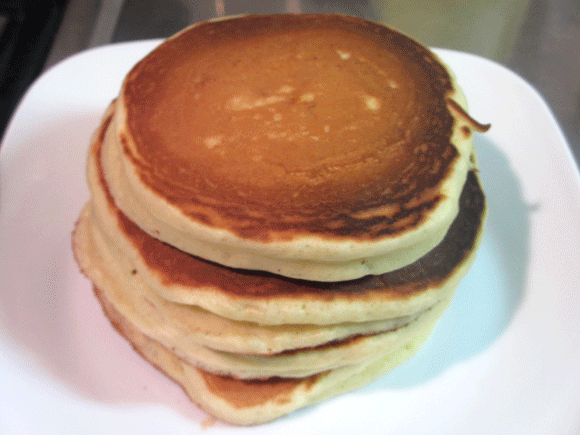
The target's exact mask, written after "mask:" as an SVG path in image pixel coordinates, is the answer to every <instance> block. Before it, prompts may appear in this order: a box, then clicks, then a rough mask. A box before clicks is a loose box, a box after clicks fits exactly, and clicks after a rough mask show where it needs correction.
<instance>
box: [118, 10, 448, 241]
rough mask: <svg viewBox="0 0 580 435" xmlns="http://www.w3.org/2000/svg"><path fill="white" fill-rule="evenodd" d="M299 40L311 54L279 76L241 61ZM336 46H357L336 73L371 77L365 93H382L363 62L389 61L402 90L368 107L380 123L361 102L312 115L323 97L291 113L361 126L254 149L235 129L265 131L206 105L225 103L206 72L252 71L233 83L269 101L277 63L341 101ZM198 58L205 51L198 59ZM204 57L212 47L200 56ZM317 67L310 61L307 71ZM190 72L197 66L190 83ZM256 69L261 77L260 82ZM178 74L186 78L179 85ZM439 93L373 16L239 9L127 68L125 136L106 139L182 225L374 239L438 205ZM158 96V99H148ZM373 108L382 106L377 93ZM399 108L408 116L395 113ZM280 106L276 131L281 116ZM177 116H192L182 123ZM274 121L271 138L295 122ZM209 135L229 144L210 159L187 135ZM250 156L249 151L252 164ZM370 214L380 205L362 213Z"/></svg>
mask: <svg viewBox="0 0 580 435" xmlns="http://www.w3.org/2000/svg"><path fill="white" fill-rule="evenodd" d="M282 37H283V38H286V37H288V38H289V40H291V41H294V42H295V44H288V45H287V46H284V47H281V46H280V45H278V46H275V47H272V44H270V45H268V44H269V42H270V39H272V38H273V39H272V40H276V41H277V40H278V39H276V38H282ZM293 38H297V40H296V41H295V40H294V39H293ZM325 38H326V39H325ZM240 41H242V42H240ZM256 41H258V42H256ZM264 41H265V42H264ZM312 41H320V43H318V42H317V43H312V44H314V45H315V46H313V48H312V47H311V48H312V50H314V54H312V59H311V62H310V61H309V63H308V66H304V65H303V61H300V63H298V62H294V63H293V64H292V65H294V67H295V68H296V69H295V70H294V69H292V68H290V67H288V66H287V65H288V61H286V62H285V63H283V64H281V65H282V66H280V67H279V68H282V69H281V70H280V71H278V70H276V71H274V70H272V71H271V70H270V69H272V68H274V67H273V66H272V65H271V64H270V63H266V64H265V65H264V70H263V71H262V70H260V68H259V67H257V66H254V63H255V62H262V61H264V62H267V61H269V59H270V58H271V57H274V56H275V55H281V56H282V55H285V54H286V53H294V52H295V51H296V50H299V49H300V48H301V47H303V46H304V45H306V46H307V47H310V46H309V45H308V44H310V43H311V42H312ZM353 41H358V42H357V44H358V45H356V44H355V45H352V44H354V42H353ZM361 41H362V42H361ZM262 42H263V43H264V47H267V48H264V49H263V50H264V52H261V51H260V50H262V48H261V45H259V44H260V43H262ZM241 43H246V46H245V47H246V48H252V49H254V48H256V47H258V48H256V50H255V51H256V52H255V53H254V52H252V53H253V54H247V55H246V54H245V51H244V50H243V49H242V48H240V47H241V46H240V44H241ZM347 43H349V44H351V46H352V47H353V50H352V51H353V53H354V52H355V50H358V51H356V53H358V52H360V53H362V55H361V58H364V62H363V61H360V62H359V63H360V64H361V65H362V66H360V68H359V69H360V71H359V70H356V71H353V72H349V73H348V75H347V77H348V78H349V79H352V80H351V81H352V82H354V81H356V80H357V79H358V78H359V76H360V75H361V74H362V76H363V77H364V80H363V82H364V85H365V86H366V85H368V86H371V84H372V86H374V88H373V92H374V93H375V94H376V95H378V96H380V97H381V98H383V95H386V94H387V92H388V89H387V88H388V87H389V84H388V83H389V81H388V80H382V81H381V80H378V78H377V77H378V73H376V71H374V70H372V68H371V67H370V66H369V65H371V64H372V65H375V64H376V65H375V66H376V68H378V69H381V68H383V69H385V70H388V69H389V68H391V69H394V67H393V65H395V64H396V65H400V66H401V67H400V68H399V70H396V71H395V72H396V73H397V74H398V75H397V77H399V79H400V80H399V81H403V83H399V84H398V86H400V88H401V89H402V88H405V91H404V92H405V96H406V97H408V98H402V99H401V101H400V102H398V103H397V104H396V105H395V106H394V107H395V110H388V111H387V110H385V113H384V114H381V116H383V117H384V118H385V119H383V118H380V120H378V121H377V120H376V119H374V118H373V117H372V116H371V115H369V114H368V113H367V112H369V111H368V110H363V109H355V106H354V104H351V103H348V104H349V106H348V110H345V108H344V107H340V106H341V105H340V102H337V103H336V104H333V105H332V107H333V108H334V109H335V111H334V112H333V113H330V114H329V113H326V112H323V111H322V108H321V107H322V106H323V104H318V105H317V106H312V105H311V106H312V107H311V106H308V105H301V106H300V110H303V111H304V113H305V114H307V115H308V116H309V117H308V118H304V119H310V118H313V119H314V120H313V121H308V122H311V124H312V129H314V128H319V129H322V128H323V126H324V124H325V123H331V122H346V121H345V120H346V119H348V120H350V119H351V118H352V119H361V120H365V121H364V122H365V123H366V124H364V125H363V124H361V125H360V126H359V127H358V129H357V130H356V133H353V134H352V135H349V134H350V133H349V134H346V135H345V136H344V138H343V137H342V136H338V137H336V138H335V137H334V136H333V139H332V140H330V141H329V143H325V144H323V143H322V139H320V140H319V141H318V142H316V141H314V142H313V141H312V140H310V139H308V140H310V142H312V143H310V142H308V143H304V144H303V142H300V141H296V142H291V143H290V142H288V143H286V142H275V143H274V142H272V141H270V142H272V143H271V144H270V142H268V140H266V139H261V140H260V141H258V142H259V143H267V144H268V145H267V146H263V147H262V148H260V149H259V150H258V151H256V153H255V154H253V151H252V150H253V148H254V147H255V146H256V144H255V143H253V142H251V137H249V136H251V135H254V134H258V133H259V134H262V135H266V133H264V132H263V131H261V130H258V129H256V128H254V127H252V128H251V132H245V131H244V128H245V127H243V125H246V124H247V122H249V121H251V119H252V118H251V117H250V118H249V119H248V120H247V122H246V121H244V122H245V123H246V124H243V125H242V127H243V128H242V127H236V124H235V120H234V118H232V119H230V118H227V119H226V118H223V119H222V117H223V116H225V115H223V114H224V113H225V111H224V109H223V107H222V106H220V104H225V103H224V101H225V99H226V98H227V96H222V97H220V98H222V100H223V101H222V100H220V99H219V98H218V97H215V96H214V94H215V93H216V92H213V91H214V89H213V88H211V86H213V83H214V82H215V81H216V80H218V79H221V78H222V77H221V76H216V75H217V74H223V75H225V79H224V80H226V79H227V80H226V82H224V83H225V84H224V86H226V85H227V83H229V82H228V80H233V78H232V77H233V76H236V75H237V76H243V75H244V74H247V75H252V79H251V80H250V79H247V80H245V81H244V83H243V84H244V86H245V87H246V88H247V89H249V90H250V91H251V92H253V93H254V94H255V95H258V96H262V97H263V98H266V99H267V98H270V97H272V96H276V95H274V94H275V89H274V83H277V82H276V80H278V78H277V77H278V75H280V74H283V73H282V72H281V71H288V70H290V71H291V73H289V74H287V75H288V80H290V79H291V78H292V77H294V76H298V77H299V78H300V79H296V80H295V82H296V83H299V82H300V83H302V82H308V81H309V80H313V79H312V78H310V74H313V73H312V72H313V71H315V70H317V68H321V69H322V70H323V71H324V74H323V77H324V78H325V79H327V80H325V81H322V80H321V81H322V82H323V83H324V86H326V88H324V89H326V90H327V91H328V92H326V94H325V95H331V96H334V95H336V94H337V93H339V92H343V93H344V96H345V97H346V96H348V95H349V89H345V88H346V87H348V83H350V81H349V80H345V82H346V83H347V84H346V85H344V86H343V87H342V88H341V89H340V90H338V89H336V90H335V89H333V88H331V86H332V83H334V80H333V79H332V78H333V77H334V76H336V77H343V75H344V74H345V73H344V70H345V67H344V65H343V63H344V62H343V61H342V60H341V59H340V58H339V56H338V55H336V53H334V50H335V49H338V48H340V47H341V46H342V45H341V44H343V45H344V44H347ZM297 47H298V48H297ZM316 50H318V51H316ZM325 50H326V51H325ZM222 51H223V53H222ZM327 51H329V52H332V53H331V54H332V55H333V56H334V57H333V60H332V62H331V61H330V60H328V59H326V58H325V56H327V57H328V56H330V54H328V53H327ZM208 52H211V54H212V55H211V56H206V54H207V53H208ZM214 52H217V53H219V54H217V55H215V56H214V54H215V53H214ZM240 53H244V54H240ZM294 54H296V55H298V54H299V53H298V51H296V53H294ZM216 56H217V57H220V56H221V59H222V60H223V61H224V62H225V63H224V65H226V66H225V67H223V68H222V67H220V64H219V63H218V64H216V65H214V64H213V63H212V62H215V58H216ZM244 56H255V57H256V58H255V59H254V61H255V62H254V63H252V64H251V65H248V66H247V68H246V67H245V68H246V69H243V70H240V71H238V70H237V69H235V68H237V67H238V65H239V64H243V63H244V61H245V58H244ZM389 56H391V57H394V58H395V59H396V61H393V60H392V59H391V58H390V57H389ZM354 57H355V56H354V55H353V59H354ZM387 58H388V60H385V59H387ZM212 59H213V60H212ZM188 62H189V63H191V68H189V67H188V68H189V69H188V68H186V70H187V73H184V74H185V75H184V76H183V77H181V76H179V77H180V78H179V79H175V78H174V77H173V76H172V78H173V80H178V81H179V80H182V81H179V83H178V84H177V85H176V87H177V88H178V89H177V90H168V89H169V87H170V86H172V83H171V79H168V78H167V77H166V76H165V75H164V74H166V72H167V71H171V73H172V74H173V73H175V74H181V73H178V72H177V71H179V68H180V67H183V66H184V65H189V63H188ZM220 62H221V60H220ZM248 62H249V61H248ZM304 62H306V61H304ZM321 62H324V64H323V65H320V63H321ZM352 62H354V60H352V61H351V63H352ZM206 64H207V65H206ZM206 66H207V68H206V69H207V72H206V69H204V68H205V67H206ZM210 67H211V68H210ZM240 68H241V67H240ZM268 68H270V69H268ZM373 68H374V67H373ZM197 71H204V72H203V74H202V73H201V72H200V73H199V77H193V75H192V74H194V72H197ZM395 72H393V74H394V73H395ZM403 72H404V73H403ZM212 74H213V75H212ZM284 74H285V73H284ZM327 76H331V77H330V78H329V77H327ZM270 77H273V78H272V79H271V81H268V80H269V78H270ZM316 77H317V78H318V76H316ZM381 77H382V76H381ZM403 77H404V78H403ZM300 80H302V82H301V81H300ZM336 81H338V80H336ZM182 82H183V83H187V86H185V85H183V86H182ZM235 83H237V82H235ZM293 83H294V82H293ZM308 83H309V82H308ZM216 86H217V85H216ZM224 86H220V87H217V88H216V90H221V89H223V88H224ZM240 86H241V85H240ZM293 86H294V87H297V86H298V85H297V84H294V85H293ZM206 88H210V89H212V92H210V91H206ZM234 88H235V89H238V87H234ZM383 88H384V89H383ZM453 91H454V89H453V84H452V81H451V78H450V76H449V74H448V73H447V71H446V69H445V68H444V67H443V66H442V65H441V64H440V63H439V62H438V60H437V59H436V57H435V56H434V55H433V54H432V53H431V52H430V51H429V50H427V49H426V48H425V47H422V46H421V45H420V44H418V43H416V42H415V41H413V40H412V39H410V38H408V37H406V36H404V35H402V34H400V33H399V32H396V31H394V30H392V29H388V28H386V27H384V26H381V25H379V24H376V23H371V22H368V21H365V20H362V19H359V18H352V17H343V16H337V15H274V16H254V15H249V16H244V17H240V18H236V19H231V20H224V21H219V22H208V23H202V24H199V25H196V26H195V27H193V28H191V29H189V30H187V31H185V32H183V33H181V34H180V35H179V36H177V37H176V38H172V39H170V40H169V41H167V42H166V43H164V44H162V45H161V46H160V47H159V48H158V49H157V50H155V51H154V52H153V53H152V54H150V55H149V56H148V57H146V58H145V59H144V60H143V61H142V62H140V63H139V64H138V65H137V66H136V67H135V68H134V69H133V70H132V71H131V73H130V74H129V75H128V76H127V80H126V82H125V86H124V88H123V91H122V92H123V101H124V107H126V109H127V117H128V118H127V119H128V120H127V125H128V131H125V132H123V133H122V134H121V136H120V141H121V146H122V149H123V152H124V154H125V156H126V158H128V159H129V160H130V161H131V162H132V163H133V165H134V166H135V167H136V168H137V170H138V174H139V176H140V178H141V181H142V182H143V183H144V184H145V185H146V186H148V187H149V188H151V189H153V190H154V191H156V192H158V193H159V195H160V196H161V197H162V198H164V199H165V200H167V201H168V202H169V203H171V204H173V205H174V206H175V207H177V208H178V209H180V210H182V211H183V212H184V213H185V214H186V215H188V216H189V217H190V218H191V219H192V220H193V221H197V222H199V223H202V224H204V225H207V226H210V227H216V228H224V229H227V230H228V231H230V232H232V233H234V234H236V235H238V236H239V237H241V238H246V239H253V240H258V241H263V242H264V241H265V242H267V241H273V240H276V241H282V240H290V239H293V238H295V237H300V236H304V235H307V234H316V235H317V237H321V238H329V239H333V240H337V239H338V240H340V239H353V240H359V241H360V240H377V239H381V238H387V237H394V236H397V235H401V234H403V233H405V232H407V231H409V230H412V229H415V228H418V227H419V226H420V225H422V224H423V223H424V222H425V221H426V220H428V218H429V216H430V213H431V211H432V210H433V209H434V208H435V207H436V206H437V205H438V204H439V203H440V202H441V201H442V200H443V199H444V196H443V195H442V194H441V193H440V192H439V186H440V183H441V182H442V180H444V179H446V177H447V176H448V174H449V171H450V169H451V168H452V167H453V166H454V164H455V162H456V161H457V159H458V152H457V149H456V147H455V146H454V145H453V144H452V143H451V136H452V134H453V126H454V118H453V116H452V114H451V113H450V111H449V110H448V107H447V106H448V105H447V101H446V98H447V96H448V95H450V94H452V93H453ZM196 92H197V94H196ZM204 92H207V94H209V95H210V97H207V95H206V94H205V93H204ZM235 92H238V91H235ZM174 93H175V95H174ZM188 93H191V96H188V95H189V94H188ZM353 93H354V91H353ZM195 95H201V98H204V97H207V98H209V99H208V101H207V103H206V105H205V106H203V107H197V105H196V102H195V101H196V100H195V98H194V97H195ZM228 95H230V94H228ZM159 96H164V97H162V98H161V99H160V100H159ZM296 98H298V100H296ZM325 98H327V97H326V96H325ZM328 98H330V97H328ZM356 98H358V97H356ZM385 98H386V97H385ZM389 98H392V97H389ZM165 99H167V100H170V102H171V105H168V107H165V106H163V110H161V109H160V107H158V105H159V104H166V103H167V104H169V103H168V102H167V101H166V100H165ZM216 99H217V100H216ZM158 100H159V101H158ZM296 101H299V96H294V97H292V98H290V97H289V99H288V101H287V105H288V107H285V108H284V110H285V111H286V112H288V114H289V113H290V112H291V108H292V107H294V106H295V105H296V104H297V102H296ZM212 104H213V105H215V107H214V106H212ZM285 104H286V103H285ZM382 104H384V105H385V107H386V105H387V104H388V98H387V99H386V100H385V101H382ZM406 105H409V108H408V112H405V113H403V111H404V110H407V109H405V107H406ZM182 106H183V108H182ZM302 106H304V107H302ZM342 106H344V103H343V104H342ZM280 110H282V109H280ZM319 110H320V111H322V112H320V113H319ZM286 112H284V118H283V119H282V120H281V121H279V122H277V125H282V123H284V122H285V119H286V118H285V117H286V116H287V113H286ZM398 112H400V113H398ZM189 113H193V114H195V115H191V118H188V116H189ZM252 113H253V112H252ZM232 116H233V115H232ZM236 116H241V115H239V114H237V113H236ZM288 117H290V115H288ZM329 119H330V121H328V120H329ZM288 122H289V124H288V125H287V126H286V129H285V130H284V129H282V130H281V131H282V133H288V132H291V131H293V130H297V128H298V126H299V124H298V123H297V122H295V121H292V122H290V121H288ZM304 122H306V121H304ZM361 122H362V121H361ZM212 123H216V124H219V128H220V129H219V131H217V130H216V132H213V133H211V135H213V136H211V135H210V133H208V132H205V130H203V128H205V126H207V125H213V124H212ZM367 124H368V125H367ZM309 125H310V124H309ZM385 125H389V127H388V128H387V127H383V126H385ZM229 126H231V127H229ZM208 128H209V127H208ZM216 128H217V127H216ZM230 129H231V130H232V131H230ZM312 129H311V130H312ZM334 130H337V129H332V131H334ZM383 130H384V131H383ZM256 131H258V133H256ZM244 134H245V135H246V136H248V137H246V136H243V135H244ZM208 135H210V136H208ZM240 135H242V136H243V137H239V136H240ZM377 135H378V137H377ZM222 136H223V137H224V138H223V139H219V140H223V141H225V140H226V138H230V137H231V138H233V137H235V138H236V139H235V140H234V139H231V141H232V143H231V144H230V145H228V148H227V151H225V152H224V153H223V154H219V153H218V151H219V146H215V147H214V146H213V145H211V146H209V147H206V146H203V145H199V143H198V142H200V141H201V142H203V140H202V139H203V138H206V139H207V138H208V137H209V139H211V140H214V139H215V138H217V137H222ZM351 136H352V137H351ZM260 137H261V136H260ZM308 137H310V136H308ZM316 137H322V135H318V136H316ZM191 138H198V142H196V143H194V142H191V140H192V139H191ZM199 138H202V139H199ZM215 140H216V141H218V139H215ZM349 141H354V142H352V144H351V142H349ZM347 142H348V144H347ZM212 144H213V142H212ZM169 148H170V149H169ZM207 148H211V149H207ZM186 150H187V151H186ZM189 150H194V151H195V152H193V151H189ZM351 155H352V156H351ZM253 158H256V159H259V163H256V162H255V161H254V160H252V159H253ZM273 180H274V181H273ZM216 186H219V188H216ZM382 209H384V210H386V212H385V213H378V214H377V213H375V211H377V210H382Z"/></svg>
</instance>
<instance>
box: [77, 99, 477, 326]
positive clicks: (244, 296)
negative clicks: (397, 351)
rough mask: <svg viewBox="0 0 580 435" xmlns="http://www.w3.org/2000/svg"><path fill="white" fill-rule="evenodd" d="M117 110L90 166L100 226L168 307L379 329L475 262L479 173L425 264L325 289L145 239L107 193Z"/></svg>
mask: <svg viewBox="0 0 580 435" xmlns="http://www.w3.org/2000/svg"><path fill="white" fill-rule="evenodd" d="M114 107H115V105H113V106H112V107H111V108H110V111H109V115H107V116H106V117H105V119H104V121H103V125H102V126H101V129H100V131H99V133H98V134H96V135H95V137H94V141H93V146H92V149H91V151H90V153H89V158H88V182H89V186H90V188H91V192H92V195H93V205H94V209H95V211H96V214H97V216H98V217H97V219H96V222H98V225H101V226H102V227H103V232H104V233H108V234H110V237H111V239H112V240H114V241H115V243H116V244H119V247H118V249H120V250H121V251H122V252H124V253H125V255H127V256H128V257H129V259H130V264H128V265H127V266H126V273H130V272H133V271H134V273H137V274H139V276H140V277H141V279H142V280H143V281H144V282H145V283H146V284H147V285H149V286H150V287H151V288H152V289H153V290H154V291H156V292H157V293H158V294H160V295H161V296H162V297H163V298H164V299H167V300H170V301H173V302H177V303H181V304H188V305H196V306H199V307H201V308H203V309H205V310H208V311H210V312H213V313H216V314H218V315H220V316H222V317H226V318H229V319H233V320H239V321H249V322H255V323H259V324H270V325H280V324H288V323H289V324H301V323H304V324H320V325H324V324H339V323H343V322H369V321H377V320H384V319H390V318H397V317H403V316H409V315H413V314H415V313H418V312H420V311H422V310H425V309H427V308H429V307H431V306H432V305H433V304H435V303H436V302H437V301H439V300H440V299H442V298H445V297H446V295H447V294H449V293H450V292H453V291H454V290H455V288H456V286H457V284H458V283H459V281H460V279H461V278H462V277H463V276H464V275H465V273H466V272H467V271H468V270H469V268H470V266H471V264H472V261H473V258H474V257H475V252H476V248H477V246H478V243H479V240H480V238H481V234H482V232H483V226H484V225H483V223H484V220H485V216H486V208H485V199H484V195H483V192H482V190H481V187H480V185H479V181H478V179H477V174H476V171H475V170H471V171H470V172H469V176H468V177H467V182H466V184H465V186H464V188H463V193H462V196H461V199H460V201H459V203H460V205H461V207H460V208H461V212H460V214H459V215H457V217H456V219H455V221H454V223H453V225H452V226H451V228H450V230H449V231H448V233H447V235H446V237H445V238H444V240H443V241H442V242H441V243H440V245H438V246H437V247H436V248H435V249H433V250H432V251H431V252H429V253H428V254H427V255H425V256H424V257H422V258H421V259H419V260H417V261H415V262H414V263H412V264H410V265H408V266H406V267H404V268H402V269H399V270H397V271H394V272H390V273H386V274H382V275H370V276H366V277H363V278H360V279H358V280H354V281H341V282H334V283H320V282H312V281H304V280H295V279H289V278H285V277H281V276H277V275H273V274H267V273H259V272H252V271H247V270H241V269H231V268H226V267H223V266H221V265H218V264H215V263H211V262H208V261H204V260H201V259H199V258H197V257H194V256H192V255H189V254H186V253H184V252H183V251H180V250H179V249H177V248H175V247H172V246H170V245H168V244H166V243H163V242H161V241H159V240H157V239H155V238H152V237H150V236H149V235H148V234H147V233H145V232H144V231H142V230H141V229H140V228H139V227H137V226H136V225H135V224H134V223H133V222H132V221H130V220H129V219H128V218H127V217H126V216H125V215H124V213H123V212H121V211H120V210H119V209H118V208H117V207H116V205H115V202H114V199H113V197H112V195H110V194H109V193H108V185H107V183H106V180H105V177H104V176H103V174H102V173H101V170H102V168H101V166H100V164H99V162H100V150H101V147H102V145H103V141H105V142H106V140H105V138H106V137H107V135H108V133H107V132H108V131H110V130H111V128H112V119H113V118H112V117H113V113H114V111H115V110H114ZM472 164H475V163H472ZM111 249H115V247H114V246H113V247H111ZM121 255H122V254H121V253H118V254H116V256H117V257H121Z"/></svg>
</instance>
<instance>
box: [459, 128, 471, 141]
mask: <svg viewBox="0 0 580 435" xmlns="http://www.w3.org/2000/svg"><path fill="white" fill-rule="evenodd" d="M461 133H463V137H464V138H466V139H467V138H468V137H469V136H471V130H470V129H469V127H468V126H466V125H464V126H462V127H461Z"/></svg>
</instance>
